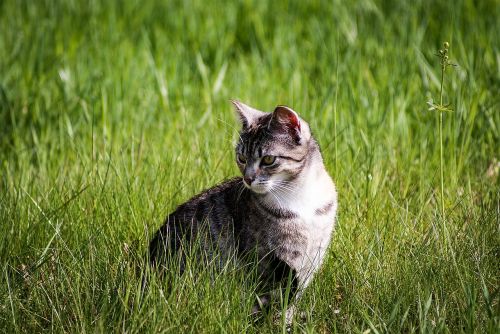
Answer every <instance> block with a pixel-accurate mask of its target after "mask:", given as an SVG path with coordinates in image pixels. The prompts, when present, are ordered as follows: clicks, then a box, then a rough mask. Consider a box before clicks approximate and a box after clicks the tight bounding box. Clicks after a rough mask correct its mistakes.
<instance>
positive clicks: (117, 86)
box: [0, 1, 500, 332]
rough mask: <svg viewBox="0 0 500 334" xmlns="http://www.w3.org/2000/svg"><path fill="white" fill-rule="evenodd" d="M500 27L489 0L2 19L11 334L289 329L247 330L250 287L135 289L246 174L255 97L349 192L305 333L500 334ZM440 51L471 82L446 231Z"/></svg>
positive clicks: (137, 7) (454, 120)
mask: <svg viewBox="0 0 500 334" xmlns="http://www.w3.org/2000/svg"><path fill="white" fill-rule="evenodd" d="M496 12H498V5H497V4H496V3H495V2H494V1H482V2H480V3H479V4H474V3H473V2H472V1H458V2H455V3H454V4H450V3H449V2H446V1H438V2H433V3H430V2H426V1H417V2H411V3H405V2H401V3H400V2H379V1H360V2H356V3H344V2H338V1H334V2H329V3H326V2H320V1H313V2H307V3H306V2H280V3H274V2H273V3H270V4H265V3H264V2H252V1H241V2H234V3H231V4H224V5H221V4H219V3H217V2H211V3H209V4H207V3H206V2H201V1H191V2H176V1H173V2H159V1H157V2H149V3H142V2H138V1H127V2H125V3H118V2H116V3H115V2H112V1H110V2H105V3H97V2H91V3H86V2H78V1H73V2H63V3H58V2H53V1H40V2H37V3H32V2H27V1H16V2H14V1H2V2H0V30H1V31H2V34H0V131H1V133H2V134H1V136H0V148H1V149H0V163H1V167H0V168H1V169H0V171H1V179H0V180H1V181H0V190H1V191H0V231H1V235H2V237H1V238H0V259H1V260H2V261H1V262H0V263H2V268H1V269H2V275H1V282H2V283H1V284H0V297H1V299H0V300H1V302H0V328H2V329H4V330H5V331H6V332H13V331H15V332H20V331H22V332H33V331H41V330H51V331H55V332H62V331H70V332H87V331H117V332H118V331H120V332H122V331H130V332H142V331H147V332H150V331H165V332H170V331H178V329H179V328H181V329H183V331H194V332H219V331H220V332H223V331H226V332H242V331H248V332H261V331H278V330H280V328H279V326H274V325H272V324H271V323H270V322H269V321H264V322H263V323H259V324H254V323H253V322H252V321H251V320H250V319H248V318H247V311H248V309H249V307H250V306H249V305H251V304H252V301H253V300H252V298H253V296H252V292H253V291H252V286H251V284H250V285H246V284H247V283H245V277H242V276H244V274H242V273H238V272H234V271H230V272H226V273H225V274H224V275H221V276H220V278H219V279H217V280H215V282H214V281H213V280H212V279H211V278H210V277H209V276H210V275H208V276H207V275H201V277H198V278H196V281H195V280H194V278H193V277H189V276H186V277H183V278H181V279H179V280H178V281H177V282H176V285H175V286H176V287H177V288H176V289H175V291H176V293H174V294H167V295H165V293H163V294H162V291H163V290H164V289H162V287H163V288H165V284H166V283H165V282H164V281H163V280H159V279H155V278H154V277H153V278H152V281H153V283H152V288H151V289H149V290H147V291H145V292H142V291H141V282H142V277H141V275H138V274H137V273H138V272H139V273H141V272H143V270H137V266H138V267H139V269H140V268H143V262H142V261H143V260H142V254H143V252H144V250H145V248H146V245H147V242H148V240H149V239H150V237H151V235H152V233H154V231H155V229H156V228H158V226H159V225H160V223H161V222H162V221H163V219H164V217H165V216H166V214H167V213H168V212H169V211H170V210H172V209H173V208H175V206H176V205H177V204H179V203H181V202H182V201H184V200H186V199H188V198H189V197H190V196H192V195H194V194H195V193H197V192H199V191H200V190H201V189H203V188H206V187H209V186H211V185H213V184H215V183H216V182H219V181H220V180H223V179H225V178H228V177H230V176H233V175H236V174H237V168H236V167H235V164H234V162H233V160H234V158H233V151H232V144H233V142H234V140H235V138H236V132H237V129H238V126H237V124H236V122H235V121H234V116H233V114H232V110H231V107H230V105H229V103H228V100H229V98H240V99H241V100H243V101H246V102H248V103H250V104H252V105H255V106H256V107H258V108H261V109H264V110H271V109H272V108H273V107H274V106H275V105H276V104H287V105H290V106H292V107H293V108H294V109H295V110H297V111H298V112H299V113H300V114H301V115H303V117H304V118H305V119H307V120H308V121H309V122H310V124H311V126H312V129H313V131H314V133H315V136H316V137H317V139H318V141H319V142H320V144H321V146H322V150H323V155H324V158H325V163H326V165H327V168H328V169H329V171H330V172H331V174H332V176H333V177H334V179H335V182H336V184H337V187H338V191H339V199H340V211H339V225H338V228H337V230H336V234H335V237H334V239H333V244H332V247H331V251H330V253H329V257H328V259H327V261H326V263H325V266H324V268H323V270H322V272H321V273H320V274H319V275H318V276H317V278H316V279H315V280H314V282H313V285H312V286H311V287H310V289H308V291H307V293H306V294H305V296H304V299H303V300H302V301H301V303H300V310H301V311H305V312H306V314H307V315H308V317H307V320H306V321H304V322H301V321H298V322H297V323H296V324H295V325H294V326H295V327H294V328H295V329H296V330H297V331H301V330H303V331H306V332H336V331H338V332H364V331H365V330H368V329H370V330H371V331H372V332H377V331H379V332H387V331H389V332H432V331H438V332H446V331H449V332H461V331H465V332H495V331H498V329H499V326H500V325H499V313H500V312H499V274H498V268H499V266H498V258H499V256H500V254H499V251H500V250H499V245H500V240H499V238H500V237H499V236H500V234H499V210H500V209H499V207H500V205H499V196H498V195H499V194H498V189H499V187H498V185H499V183H498V182H499V181H498V172H497V174H496V175H490V176H488V175H487V170H488V168H489V167H490V166H492V165H494V164H495V162H494V161H495V159H497V160H499V159H500V157H499V155H498V154H499V153H498V147H499V146H500V145H499V130H498V126H499V124H500V122H499V117H500V113H498V103H499V100H498V96H500V94H499V87H500V85H499V83H500V80H499V79H500V78H499V72H498V59H499V54H498V52H499V51H498V31H499V30H500V27H499V23H498V20H497V19H496V17H495V15H494V13H496ZM443 40H449V41H450V44H451V54H452V55H453V57H454V59H453V60H454V61H455V62H456V63H458V64H459V65H460V67H459V68H458V69H457V70H456V71H454V72H453V73H452V74H451V75H450V76H449V77H447V82H448V83H449V86H448V89H447V90H446V92H445V93H446V94H447V95H445V99H446V100H447V101H450V102H451V103H452V104H453V106H454V109H455V112H454V113H452V114H450V115H446V116H445V119H444V132H443V135H444V140H445V143H444V146H445V151H444V157H445V161H446V165H445V166H446V172H445V208H446V217H447V221H446V223H447V224H446V227H447V233H445V231H444V230H443V226H444V225H443V224H442V222H441V214H440V203H439V140H438V137H437V133H436V130H435V129H436V124H437V122H438V119H437V116H436V115H435V114H434V113H432V112H428V111H427V110H426V108H427V106H426V104H425V102H426V101H427V100H428V99H429V96H435V95H436V91H438V89H439V66H438V65H437V58H436V57H435V56H434V55H433V54H434V53H435V51H436V50H437V49H438V48H439V46H440V45H441V42H442V41H443ZM334 109H335V110H336V112H335V115H334V112H333V110H334ZM334 124H336V128H335V127H334ZM447 236H448V238H449V239H448V242H447V243H445V238H446V237H447ZM146 275H149V274H148V273H146ZM246 287H248V289H247V288H246Z"/></svg>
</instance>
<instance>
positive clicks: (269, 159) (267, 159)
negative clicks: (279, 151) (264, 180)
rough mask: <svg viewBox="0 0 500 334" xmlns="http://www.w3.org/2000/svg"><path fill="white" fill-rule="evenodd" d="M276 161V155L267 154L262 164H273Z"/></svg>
mask: <svg viewBox="0 0 500 334" xmlns="http://www.w3.org/2000/svg"><path fill="white" fill-rule="evenodd" d="M275 161H276V157H275V156H273V155H265V156H263V157H262V164H263V165H264V166H269V165H272V164H273V163H274V162H275Z"/></svg>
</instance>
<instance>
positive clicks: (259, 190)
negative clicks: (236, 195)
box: [243, 181, 269, 195]
mask: <svg viewBox="0 0 500 334" xmlns="http://www.w3.org/2000/svg"><path fill="white" fill-rule="evenodd" d="M243 184H244V185H245V187H247V188H248V189H250V190H251V191H253V192H254V193H256V194H261V195H262V194H267V193H268V192H269V184H268V183H267V182H266V183H263V182H252V183H251V184H250V185H249V184H247V183H246V182H245V181H243Z"/></svg>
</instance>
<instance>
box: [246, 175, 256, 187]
mask: <svg viewBox="0 0 500 334" xmlns="http://www.w3.org/2000/svg"><path fill="white" fill-rule="evenodd" d="M243 179H244V180H245V183H246V184H247V185H249V186H251V185H252V182H253V180H254V179H253V178H252V177H250V176H245V177H244V178H243Z"/></svg>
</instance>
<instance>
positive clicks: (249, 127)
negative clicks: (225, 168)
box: [232, 101, 313, 194]
mask: <svg viewBox="0 0 500 334" xmlns="http://www.w3.org/2000/svg"><path fill="white" fill-rule="evenodd" d="M232 102H233V104H234V106H235V107H236V111H237V112H238V115H239V118H240V120H241V124H242V129H241V131H240V134H239V140H238V143H237V145H236V163H237V164H238V167H239V169H240V171H241V174H242V175H243V180H244V184H245V186H246V187H247V188H249V189H251V190H252V191H253V192H255V193H259V194H266V193H268V192H270V191H271V190H273V189H286V188H287V187H289V186H290V182H292V181H293V180H294V179H296V178H297V177H298V176H299V175H301V173H302V171H303V170H304V168H306V165H307V163H308V160H309V159H308V158H309V155H310V154H311V152H310V151H311V150H310V148H311V145H310V142H311V141H313V139H312V137H311V131H310V129H309V125H308V124H307V123H306V122H305V121H304V120H302V119H301V118H300V117H299V115H298V114H297V113H296V112H295V111H293V110H292V109H291V108H289V107H286V106H277V107H276V109H275V110H274V112H272V113H267V112H262V111H260V110H257V109H254V108H252V107H250V106H247V105H246V104H244V103H241V102H239V101H232Z"/></svg>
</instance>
